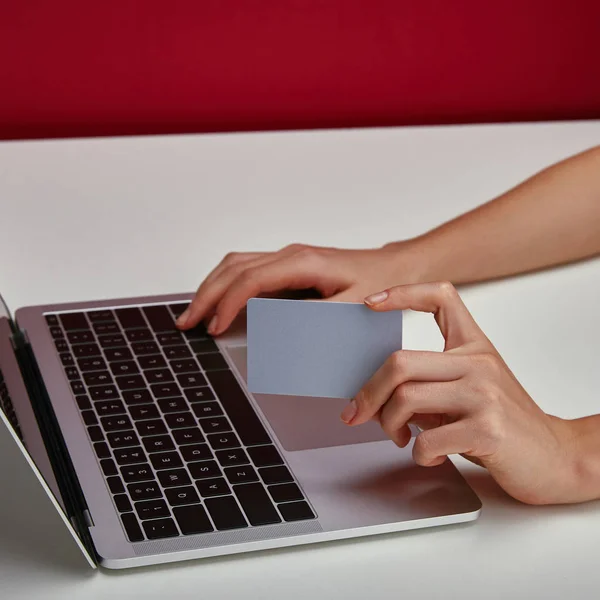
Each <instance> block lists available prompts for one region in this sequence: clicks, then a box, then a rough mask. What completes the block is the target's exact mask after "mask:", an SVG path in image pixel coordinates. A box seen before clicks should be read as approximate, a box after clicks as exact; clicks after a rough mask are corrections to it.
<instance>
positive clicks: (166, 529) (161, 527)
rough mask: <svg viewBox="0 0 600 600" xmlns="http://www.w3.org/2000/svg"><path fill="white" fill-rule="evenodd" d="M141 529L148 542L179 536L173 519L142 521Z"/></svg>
mask: <svg viewBox="0 0 600 600" xmlns="http://www.w3.org/2000/svg"><path fill="white" fill-rule="evenodd" d="M142 527H143V528H144V531H145V532H146V536H147V537H148V539H149V540H158V539H162V538H169V537H176V536H178V535H179V532H178V531H177V526H176V525H175V521H173V519H171V518H169V519H155V520H154V521H144V522H143V523H142Z"/></svg>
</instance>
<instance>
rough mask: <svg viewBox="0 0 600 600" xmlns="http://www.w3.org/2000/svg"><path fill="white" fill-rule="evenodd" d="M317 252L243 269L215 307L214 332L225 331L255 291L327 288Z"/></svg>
mask: <svg viewBox="0 0 600 600" xmlns="http://www.w3.org/2000/svg"><path fill="white" fill-rule="evenodd" d="M327 277H328V276H327V274H326V269H325V268H324V265H323V262H322V259H321V257H320V256H319V255H318V254H295V255H292V256H288V257H286V258H282V259H281V260H277V261H271V262H269V263H266V264H263V265H258V266H256V267H252V268H249V269H246V270H245V271H244V273H242V274H241V275H240V276H239V277H238V278H237V279H236V280H235V281H234V282H233V283H232V284H231V285H230V286H229V288H228V289H227V290H226V291H225V293H224V294H223V297H222V298H221V300H220V301H219V304H218V306H217V309H216V315H215V319H216V324H215V329H214V334H215V335H218V334H219V333H221V332H223V331H225V329H227V327H229V325H230V324H231V322H232V321H233V319H234V318H235V316H236V315H237V314H238V312H239V311H240V310H241V309H242V308H243V307H244V306H245V305H246V302H247V301H248V300H249V299H250V298H253V297H255V296H257V295H258V294H259V293H264V292H274V291H277V290H284V289H308V288H316V289H317V290H319V291H322V290H323V289H327Z"/></svg>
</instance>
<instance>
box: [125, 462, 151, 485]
mask: <svg viewBox="0 0 600 600" xmlns="http://www.w3.org/2000/svg"><path fill="white" fill-rule="evenodd" d="M121 476H122V477H123V479H124V480H125V483H138V482H141V481H152V480H153V479H154V472H153V471H152V469H151V468H150V465H149V464H148V463H145V464H141V465H131V466H128V467H121Z"/></svg>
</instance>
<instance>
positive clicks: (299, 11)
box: [0, 0, 600, 139]
mask: <svg viewBox="0 0 600 600" xmlns="http://www.w3.org/2000/svg"><path fill="white" fill-rule="evenodd" d="M599 38H600V2H598V1H595V2H592V1H581V0H580V1H579V2H575V1H573V0H571V1H566V0H555V1H552V0H529V1H528V0H521V1H514V0H505V1H502V2H487V1H486V0H477V1H476V0H464V1H460V0H455V1H452V0H444V1H442V0H413V1H412V2H407V1H404V0H396V1H393V0H195V1H187V0H160V1H159V0H145V1H133V0H121V1H115V0H113V1H109V0H106V1H104V2H93V3H92V2H86V1H82V0H62V1H61V0H54V1H51V0H46V1H43V0H1V1H0V138H4V139H10V138H28V137H54V136H82V135H115V134H140V133H166V132H201V131H229V130H254V129H287V128H313V127H337V126H371V125H399V124H421V123H454V122H473V121H478V122H481V121H515V120H538V119H543V120H546V119H568V118H592V117H600V41H599Z"/></svg>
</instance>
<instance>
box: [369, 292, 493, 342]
mask: <svg viewBox="0 0 600 600" xmlns="http://www.w3.org/2000/svg"><path fill="white" fill-rule="evenodd" d="M365 304H366V305H367V306H368V307H369V308H371V309H373V310H376V311H388V310H407V309H409V310H416V311H420V312H429V313H433V315H434V316H435V320H436V322H437V324H438V326H439V328H440V330H441V332H442V335H443V336H444V339H445V340H446V348H445V349H446V350H451V349H452V348H456V347H458V346H463V345H464V344H466V343H469V342H473V341H480V340H485V339H487V338H486V337H485V335H484V333H483V332H482V331H481V329H480V328H479V326H478V325H477V323H476V322H475V320H474V319H473V317H472V316H471V313H470V312H469V311H468V309H467V307H466V306H465V305H464V303H463V301H462V300H461V298H460V296H459V295H458V292H457V291H456V289H455V288H454V286H453V285H452V284H451V283H448V282H441V283H419V284H414V285H400V286H396V287H393V288H390V289H388V290H384V291H383V292H379V293H377V294H373V295H372V296H369V297H367V298H365Z"/></svg>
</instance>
